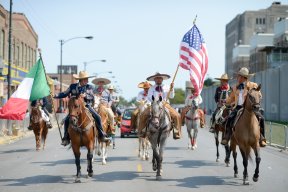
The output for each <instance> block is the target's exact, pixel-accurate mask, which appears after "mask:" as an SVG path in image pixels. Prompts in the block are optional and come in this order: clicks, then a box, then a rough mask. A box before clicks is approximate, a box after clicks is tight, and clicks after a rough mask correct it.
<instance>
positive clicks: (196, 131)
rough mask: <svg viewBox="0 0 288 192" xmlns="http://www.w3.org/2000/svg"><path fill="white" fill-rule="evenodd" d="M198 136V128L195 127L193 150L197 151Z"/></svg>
mask: <svg viewBox="0 0 288 192" xmlns="http://www.w3.org/2000/svg"><path fill="white" fill-rule="evenodd" d="M197 134H198V128H197V127H195V128H194V130H193V142H192V150H194V149H196V148H197V141H196V139H197Z"/></svg>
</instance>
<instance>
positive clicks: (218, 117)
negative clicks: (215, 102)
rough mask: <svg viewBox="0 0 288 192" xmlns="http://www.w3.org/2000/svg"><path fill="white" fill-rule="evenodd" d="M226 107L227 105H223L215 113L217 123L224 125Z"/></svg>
mask: <svg viewBox="0 0 288 192" xmlns="http://www.w3.org/2000/svg"><path fill="white" fill-rule="evenodd" d="M225 109H226V106H225V105H223V106H222V107H220V109H219V110H218V112H217V113H216V115H215V123H216V124H217V125H222V124H223V123H224V122H225V121H226V118H224V117H223V111H224V110H225Z"/></svg>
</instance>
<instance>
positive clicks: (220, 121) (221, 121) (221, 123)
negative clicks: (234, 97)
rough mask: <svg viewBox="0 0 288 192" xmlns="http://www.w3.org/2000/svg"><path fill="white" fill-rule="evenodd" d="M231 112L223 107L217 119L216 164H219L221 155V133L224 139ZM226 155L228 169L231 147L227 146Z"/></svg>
mask: <svg viewBox="0 0 288 192" xmlns="http://www.w3.org/2000/svg"><path fill="white" fill-rule="evenodd" d="M230 111H231V109H230V108H227V107H225V108H224V107H221V108H220V109H219V111H218V112H217V114H216V117H215V129H214V130H215V132H214V138H215V144H216V162H219V157H220V155H219V133H220V132H222V137H223V133H224V132H225V123H226V121H227V118H228V116H229V113H230ZM225 154H226V157H225V163H226V165H227V167H228V166H229V165H230V157H229V156H230V149H229V145H225Z"/></svg>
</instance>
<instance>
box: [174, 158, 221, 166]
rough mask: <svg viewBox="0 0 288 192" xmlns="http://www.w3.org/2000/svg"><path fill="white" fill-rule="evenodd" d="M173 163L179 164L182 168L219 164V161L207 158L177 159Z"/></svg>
mask: <svg viewBox="0 0 288 192" xmlns="http://www.w3.org/2000/svg"><path fill="white" fill-rule="evenodd" d="M172 164H177V165H179V167H180V168H199V167H203V166H217V165H218V164H217V163H214V162H211V161H206V160H183V161H175V162H173V163H172Z"/></svg>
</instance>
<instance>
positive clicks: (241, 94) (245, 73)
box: [221, 67, 267, 147]
mask: <svg viewBox="0 0 288 192" xmlns="http://www.w3.org/2000/svg"><path fill="white" fill-rule="evenodd" d="M236 75H237V84H236V85H235V86H234V87H233V89H232V92H231V94H230V96H229V97H228V98H227V100H226V105H232V104H234V107H233V110H232V111H231V113H230V115H229V117H228V120H227V123H226V128H225V134H224V137H223V138H222V141H221V144H222V145H227V144H228V142H229V140H230V138H231V135H232V128H233V122H234V120H235V117H236V115H237V112H238V111H239V110H240V109H241V108H243V104H244V101H245V99H246V96H247V92H248V91H249V90H250V89H253V88H257V87H258V85H257V83H254V82H251V81H249V78H250V77H252V76H253V75H254V74H249V70H248V69H247V68H246V67H242V68H241V69H240V70H239V71H238V72H237V73H236ZM255 115H256V117H257V118H258V120H259V123H260V133H261V137H260V141H259V142H260V146H261V147H265V146H266V145H267V144H266V139H265V120H264V116H263V115H262V114H261V113H260V111H259V112H255Z"/></svg>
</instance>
